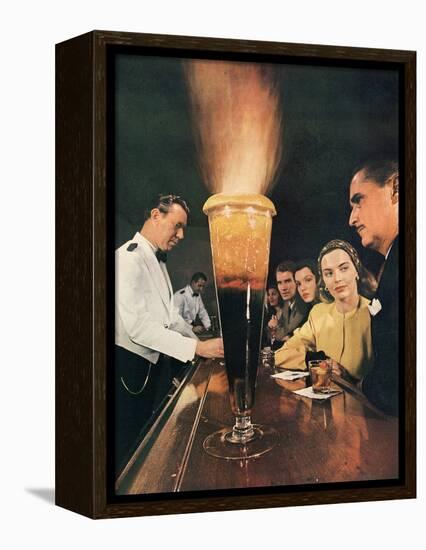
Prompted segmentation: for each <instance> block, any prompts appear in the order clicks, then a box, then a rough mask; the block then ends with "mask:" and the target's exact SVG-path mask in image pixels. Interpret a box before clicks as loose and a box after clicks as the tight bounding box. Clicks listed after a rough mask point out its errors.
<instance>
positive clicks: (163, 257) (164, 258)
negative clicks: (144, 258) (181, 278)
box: [155, 249, 167, 263]
mask: <svg viewBox="0 0 426 550" xmlns="http://www.w3.org/2000/svg"><path fill="white" fill-rule="evenodd" d="M155 255H156V256H157V260H158V261H159V262H164V263H166V262H167V254H166V253H165V252H164V251H163V250H160V249H158V250H157V252H156V253H155Z"/></svg>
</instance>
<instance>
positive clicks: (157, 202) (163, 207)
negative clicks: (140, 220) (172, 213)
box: [144, 193, 189, 220]
mask: <svg viewBox="0 0 426 550" xmlns="http://www.w3.org/2000/svg"><path fill="white" fill-rule="evenodd" d="M173 204H178V205H179V206H181V207H182V208H183V209H184V210H185V212H186V215H187V216H188V217H189V208H188V205H187V204H186V201H185V199H183V198H182V197H180V196H179V195H173V194H168V195H166V194H163V193H161V194H160V195H157V196H156V198H155V199H153V200H152V201H151V203H150V205H149V207H148V208H147V209H146V210H145V212H144V219H145V220H148V219H149V218H150V217H151V210H153V209H154V208H158V210H159V211H160V212H161V213H162V214H167V213H168V211H169V210H170V208H171V206H172V205H173Z"/></svg>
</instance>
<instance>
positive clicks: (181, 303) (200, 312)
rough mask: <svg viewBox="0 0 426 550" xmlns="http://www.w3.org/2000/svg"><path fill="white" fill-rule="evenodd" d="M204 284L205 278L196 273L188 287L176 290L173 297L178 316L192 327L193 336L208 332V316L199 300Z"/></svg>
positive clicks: (200, 299) (209, 324) (200, 273)
mask: <svg viewBox="0 0 426 550" xmlns="http://www.w3.org/2000/svg"><path fill="white" fill-rule="evenodd" d="M206 283H207V276H206V275H205V274H204V273H202V272H201V271H198V272H197V273H194V274H193V275H192V277H191V282H190V283H189V285H186V287H185V288H181V289H180V290H178V291H177V292H176V293H175V297H174V300H175V306H176V307H177V310H178V312H179V314H180V315H181V316H182V317H183V318H184V319H185V321H186V322H187V323H189V324H190V325H191V326H192V330H193V332H194V333H195V334H200V333H202V332H203V331H204V330H206V331H208V330H210V327H211V321H210V317H209V314H208V313H207V310H206V308H205V307H204V303H203V299H202V298H201V294H202V293H203V292H204V287H205V286H206Z"/></svg>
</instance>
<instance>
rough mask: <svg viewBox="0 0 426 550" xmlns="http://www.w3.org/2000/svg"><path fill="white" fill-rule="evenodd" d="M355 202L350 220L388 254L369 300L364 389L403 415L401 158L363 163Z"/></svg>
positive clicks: (369, 244) (366, 240) (365, 241)
mask: <svg viewBox="0 0 426 550" xmlns="http://www.w3.org/2000/svg"><path fill="white" fill-rule="evenodd" d="M350 204H351V209H352V210H351V215H350V218H349V225H350V226H352V227H354V228H355V230H356V231H357V233H358V235H359V236H360V238H361V243H362V245H363V246H364V247H366V248H370V249H372V250H375V251H376V252H378V253H379V254H381V255H382V256H383V265H382V268H381V269H380V271H379V275H378V279H379V282H378V288H377V292H376V296H375V298H374V299H373V301H372V303H371V305H370V306H369V309H370V313H371V331H372V340H373V349H374V367H373V369H372V370H371V371H370V373H369V374H367V375H366V376H365V378H364V379H363V380H362V381H361V389H362V391H363V392H364V394H365V395H366V396H367V397H368V399H369V400H370V401H371V402H372V403H373V404H375V405H376V406H377V407H378V408H380V409H381V410H383V411H384V412H385V413H387V414H392V415H398V402H399V399H398V398H399V389H398V387H399V386H398V378H399V333H398V326H399V311H398V307H399V276H398V265H399V250H398V207H399V173H398V164H397V163H396V162H395V161H392V160H385V161H375V162H369V163H366V164H364V165H363V166H362V167H361V168H360V169H359V170H357V171H356V172H355V174H354V176H353V178H352V180H351V184H350Z"/></svg>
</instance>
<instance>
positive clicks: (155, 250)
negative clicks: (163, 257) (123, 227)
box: [132, 231, 158, 254]
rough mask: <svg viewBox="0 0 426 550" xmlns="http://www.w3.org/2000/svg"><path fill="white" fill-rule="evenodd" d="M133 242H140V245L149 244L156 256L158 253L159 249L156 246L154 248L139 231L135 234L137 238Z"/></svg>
mask: <svg viewBox="0 0 426 550" xmlns="http://www.w3.org/2000/svg"><path fill="white" fill-rule="evenodd" d="M132 240H133V241H138V242H140V243H145V244H148V245H149V247H150V248H151V249H152V251H153V252H154V254H155V253H156V252H157V250H158V248H157V247H156V246H154V245H153V244H152V242H151V241H148V239H147V238H146V237H144V236H143V235H142V234H141V233H139V231H138V232H137V233H136V234H135V236H134V237H133V239H132Z"/></svg>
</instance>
